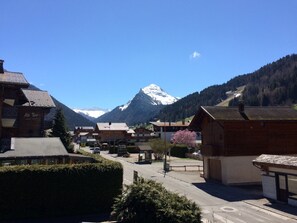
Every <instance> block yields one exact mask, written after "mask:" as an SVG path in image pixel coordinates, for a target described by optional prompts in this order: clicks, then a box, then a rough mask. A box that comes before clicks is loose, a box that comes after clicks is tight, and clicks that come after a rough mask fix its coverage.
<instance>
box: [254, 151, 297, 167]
mask: <svg viewBox="0 0 297 223" xmlns="http://www.w3.org/2000/svg"><path fill="white" fill-rule="evenodd" d="M253 164H255V165H259V166H261V167H262V166H273V167H281V168H285V169H297V156H287V155H286V156H284V155H267V154H262V155H261V156H259V157H257V158H256V159H255V160H253Z"/></svg>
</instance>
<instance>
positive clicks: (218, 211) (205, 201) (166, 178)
mask: <svg viewBox="0 0 297 223" xmlns="http://www.w3.org/2000/svg"><path fill="white" fill-rule="evenodd" d="M101 155H102V156H103V157H105V158H107V159H111V160H116V161H119V162H121V163H122V165H123V167H124V184H130V183H132V182H133V174H134V171H137V173H138V175H139V176H141V177H143V178H146V179H152V180H155V181H157V182H160V183H161V184H163V186H164V187H165V188H166V189H168V190H170V191H172V192H176V193H178V194H180V195H185V196H186V197H187V198H188V199H190V200H192V201H194V202H195V203H197V204H198V205H199V206H200V208H201V209H202V216H203V222H224V223H226V222H227V223H237V222H240V223H249V222H273V223H281V222H297V220H296V219H297V217H296V216H297V210H296V209H294V208H291V207H289V206H288V205H280V206H281V207H285V208H286V211H287V212H283V211H280V210H278V209H277V206H278V204H275V207H274V206H271V207H267V208H263V207H264V205H263V204H262V203H261V202H263V200H264V201H265V199H264V198H263V197H262V195H261V193H260V190H259V188H255V189H254V188H253V187H228V186H224V185H221V184H218V183H212V182H205V181H204V179H203V178H201V177H200V176H199V173H198V171H170V172H168V173H166V174H164V172H163V170H162V169H163V163H162V162H153V163H152V164H135V163H134V162H132V161H131V160H129V158H123V157H116V155H110V154H108V153H107V152H106V151H102V152H101ZM172 162H178V160H176V161H172ZM179 162H188V161H187V160H184V161H183V160H182V161H179ZM190 162H191V164H192V163H193V162H196V163H197V164H198V163H199V162H201V161H197V160H192V161H190ZM200 164H201V163H200Z"/></svg>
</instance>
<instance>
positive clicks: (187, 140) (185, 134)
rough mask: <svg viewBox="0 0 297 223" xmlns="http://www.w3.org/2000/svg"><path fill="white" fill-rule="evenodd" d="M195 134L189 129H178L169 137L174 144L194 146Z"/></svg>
mask: <svg viewBox="0 0 297 223" xmlns="http://www.w3.org/2000/svg"><path fill="white" fill-rule="evenodd" d="M196 137H197V134H196V132H191V131H189V130H187V129H186V130H179V131H177V132H176V133H174V134H173V135H172V137H171V141H172V143H174V144H185V145H187V146H189V147H195V141H196Z"/></svg>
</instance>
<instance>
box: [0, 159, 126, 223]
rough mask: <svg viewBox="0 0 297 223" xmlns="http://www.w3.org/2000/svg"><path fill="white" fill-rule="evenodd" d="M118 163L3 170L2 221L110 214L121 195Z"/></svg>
mask: <svg viewBox="0 0 297 223" xmlns="http://www.w3.org/2000/svg"><path fill="white" fill-rule="evenodd" d="M122 181H123V168H122V165H121V164H120V163H118V162H112V161H107V160H106V161H105V160H103V158H101V160H98V163H92V164H91V163H88V164H73V165H49V166H45V165H32V166H12V167H2V168H0V185H1V190H0V198H1V199H0V213H1V216H0V220H3V219H16V218H25V217H30V218H32V217H45V216H47V217H49V216H63V215H71V214H87V213H95V212H96V213H108V212H110V211H111V207H112V204H113V201H114V198H115V197H116V196H118V195H119V194H120V193H121V189H122Z"/></svg>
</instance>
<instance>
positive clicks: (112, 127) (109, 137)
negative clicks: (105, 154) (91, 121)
mask: <svg viewBox="0 0 297 223" xmlns="http://www.w3.org/2000/svg"><path fill="white" fill-rule="evenodd" d="M95 133H98V139H99V141H100V142H101V143H108V144H109V145H111V144H118V143H120V142H127V141H128V140H130V139H131V137H132V134H133V133H134V131H131V129H129V127H128V126H127V124H126V123H112V122H103V123H97V124H96V127H95Z"/></svg>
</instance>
